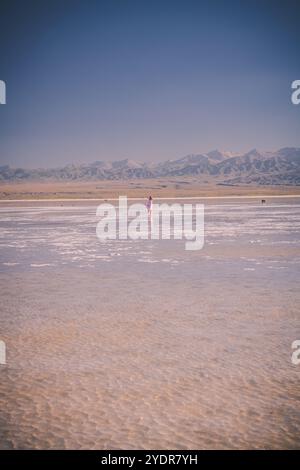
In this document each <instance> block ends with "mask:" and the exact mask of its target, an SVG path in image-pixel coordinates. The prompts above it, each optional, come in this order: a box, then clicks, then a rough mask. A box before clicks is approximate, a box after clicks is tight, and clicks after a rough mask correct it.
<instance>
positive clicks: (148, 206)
mask: <svg viewBox="0 0 300 470" xmlns="http://www.w3.org/2000/svg"><path fill="white" fill-rule="evenodd" d="M152 203H153V201H152V196H149V198H148V200H147V202H146V207H147V209H148V214H149V215H150V214H151V212H152Z"/></svg>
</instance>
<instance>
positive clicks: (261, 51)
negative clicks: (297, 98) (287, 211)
mask: <svg viewBox="0 0 300 470" xmlns="http://www.w3.org/2000/svg"><path fill="white" fill-rule="evenodd" d="M299 22H300V2H299V0H297V1H291V0H288V1H287V0H285V1H281V0H280V1H276V0H273V1H272V0H268V1H264V0H260V1H255V0H251V1H250V0H249V1H247V0H243V1H241V0H239V1H231V0H226V1H225V0H224V1H221V0H220V1H216V0H207V1H201V0H198V1H193V0H182V1H176V0H172V1H164V0H159V1H156V0H139V1H132V0H128V1H127V0H119V1H117V0H105V1H101V0H98V1H93V0H88V1H87V0H82V1H76V0H69V1H63V0H59V1H57V0H48V1H47V0H43V1H38V0H36V1H32V0H26V1H21V0H20V1H14V0H9V1H6V0H4V1H3V0H2V1H1V4H0V79H2V80H5V81H6V85H7V104H6V105H0V162H1V164H6V163H8V164H10V165H12V166H15V165H18V166H25V167H33V166H57V165H63V164H65V163H70V162H91V161H94V160H102V159H103V160H117V159H123V158H131V159H137V160H142V161H149V160H153V161H157V160H164V159H168V158H178V157H181V156H183V155H185V154H188V153H197V152H202V151H208V150H211V149H214V148H220V149H225V150H232V151H244V150H245V151H246V150H249V149H251V148H253V147H256V148H258V149H262V150H264V149H274V148H280V147H284V146H298V147H300V106H295V105H292V104H291V99H290V96H291V89H290V87H291V82H292V81H293V80H295V79H300V28H299Z"/></svg>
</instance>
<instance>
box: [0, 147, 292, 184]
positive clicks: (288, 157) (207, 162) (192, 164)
mask: <svg viewBox="0 0 300 470" xmlns="http://www.w3.org/2000/svg"><path fill="white" fill-rule="evenodd" d="M177 176H180V177H185V176H189V177H191V176H192V177H196V178H197V179H199V180H203V179H204V180H205V181H206V182H212V183H216V184H219V185H230V186H231V185H232V186H236V185H237V186H238V185H248V184H249V185H253V184H256V185H257V184H258V185H300V148H294V147H286V148H282V149H280V150H276V151H269V152H259V151H258V150H256V149H253V150H250V151H249V152H247V153H245V154H233V153H230V152H221V151H219V150H213V151H211V152H208V153H203V154H202V153H201V154H190V155H186V156H185V157H183V158H179V159H177V160H167V161H165V162H160V163H142V162H137V161H133V160H129V159H126V160H120V161H114V162H106V161H95V162H94V163H90V164H86V163H83V164H78V165H75V164H71V165H66V166H63V167H57V168H48V169H43V168H37V169H30V170H29V169H24V168H11V167H10V166H9V165H4V166H0V181H3V182H16V181H47V180H55V181H64V180H66V181H72V180H75V181H89V180H123V179H125V180H126V179H136V178H161V177H177Z"/></svg>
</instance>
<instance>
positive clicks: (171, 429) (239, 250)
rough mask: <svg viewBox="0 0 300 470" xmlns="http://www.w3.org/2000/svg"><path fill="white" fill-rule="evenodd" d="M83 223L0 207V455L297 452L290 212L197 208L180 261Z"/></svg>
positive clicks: (89, 220) (86, 217) (294, 205)
mask: <svg viewBox="0 0 300 470" xmlns="http://www.w3.org/2000/svg"><path fill="white" fill-rule="evenodd" d="M177 202H178V201H177ZM185 202H186V201H185ZM193 202H194V203H195V201H193ZM199 202H201V201H199ZM95 213H96V203H95V202H93V203H92V202H88V201H83V202H73V203H72V202H54V201H53V202H41V201H40V202H26V203H25V202H24V203H21V202H20V203H16V202H14V203H5V204H0V253H1V255H0V292H1V313H0V339H2V340H5V342H6V345H7V365H5V366H3V365H2V366H0V379H1V380H0V448H2V449H9V448H16V449H23V448H25V449H28V448H36V449H40V448H59V449H60V448H72V449H79V448H95V449H97V448H100V449H108V448H110V449H114V448H122V449H126V448H148V449H150V448H153V449H154V448H156V449H164V448H170V449H176V448H177V449H196V448H205V449H211V448H278V447H279V448H299V447H300V365H299V366H295V365H293V364H292V363H291V354H292V349H291V344H292V342H293V341H294V340H295V339H300V320H299V305H300V302H299V300H300V294H299V292H300V290H299V270H300V250H299V247H300V234H299V233H300V200H299V199H298V198H295V199H293V198H288V199H287V198H286V199H276V198H274V199H272V200H268V201H267V204H265V205H261V204H260V201H259V200H255V199H251V200H250V199H249V200H243V201H242V200H236V201H235V200H229V201H225V200H224V201H222V200H214V201H210V202H209V203H206V202H205V245H204V248H203V249H202V250H200V251H192V252H189V251H186V250H184V241H183V240H170V241H169V240H159V241H154V240H136V241H133V240H125V241H120V240H114V241H108V242H106V243H101V242H100V241H99V240H98V239H97V237H96V223H97V220H98V219H97V217H96V216H95Z"/></svg>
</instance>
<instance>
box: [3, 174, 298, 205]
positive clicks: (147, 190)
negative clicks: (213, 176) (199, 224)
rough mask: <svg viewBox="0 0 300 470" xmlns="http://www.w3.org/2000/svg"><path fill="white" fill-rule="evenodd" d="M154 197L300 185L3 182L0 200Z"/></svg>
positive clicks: (258, 192) (260, 193)
mask: <svg viewBox="0 0 300 470" xmlns="http://www.w3.org/2000/svg"><path fill="white" fill-rule="evenodd" d="M149 194H151V195H152V196H153V197H154V198H155V199H173V198H205V199H208V198H231V197H258V198H266V197H271V196H282V197H283V196H284V197H285V196H291V197H292V196H299V195H300V186H250V185H249V186H224V185H217V184H214V185H212V184H208V183H206V182H205V181H202V180H199V179H196V178H191V177H185V178H178V177H177V178H160V179H156V180H151V179H149V180H125V181H120V180H115V181H107V180H105V181H93V182H91V181H89V182H75V181H73V182H69V181H67V182H41V183H38V182H31V183H29V182H27V183H21V182H20V183H3V182H2V183H0V201H7V200H11V201H16V200H58V201H67V200H72V201H75V200H91V201H92V200H103V199H110V200H112V199H116V198H118V196H119V195H126V196H127V197H128V198H130V199H132V200H135V199H136V200H138V199H143V198H145V197H147V196H148V195H149Z"/></svg>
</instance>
